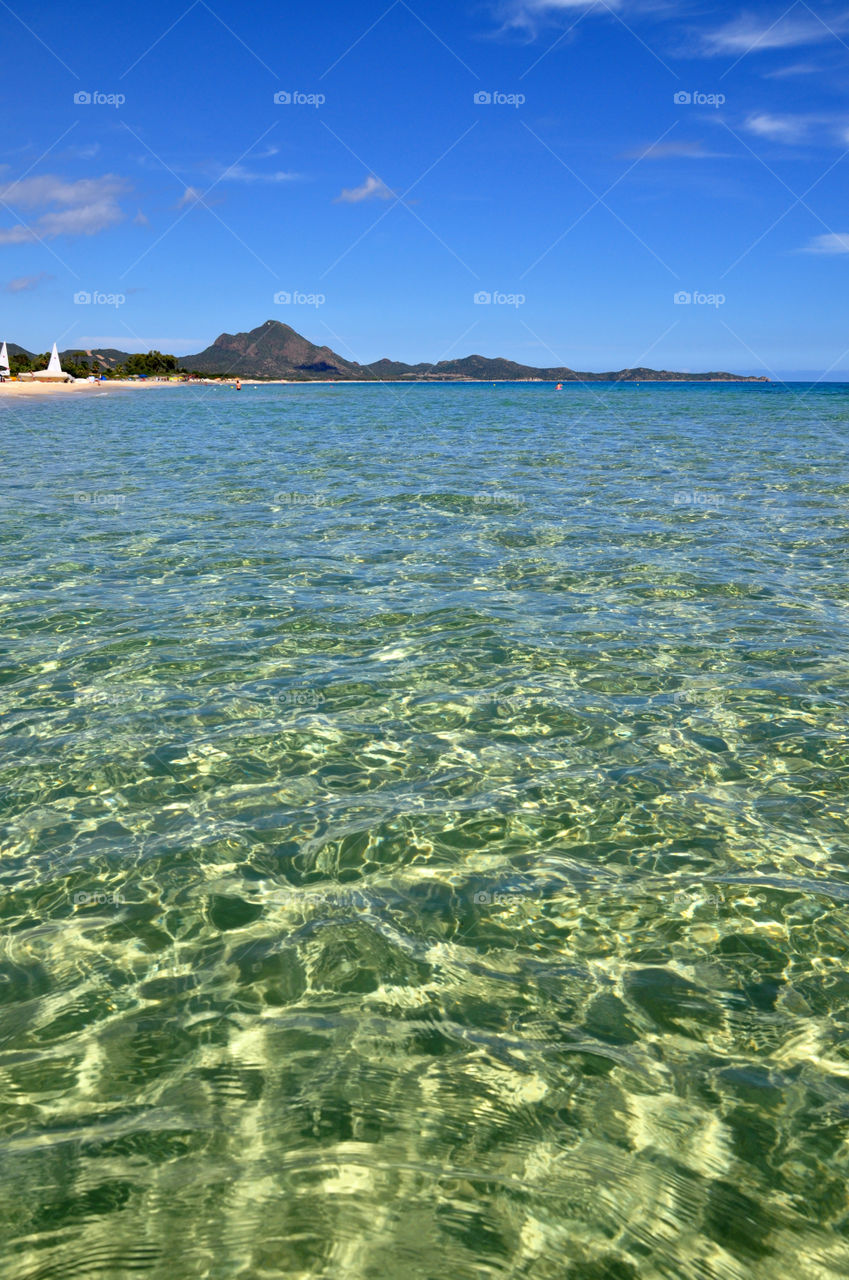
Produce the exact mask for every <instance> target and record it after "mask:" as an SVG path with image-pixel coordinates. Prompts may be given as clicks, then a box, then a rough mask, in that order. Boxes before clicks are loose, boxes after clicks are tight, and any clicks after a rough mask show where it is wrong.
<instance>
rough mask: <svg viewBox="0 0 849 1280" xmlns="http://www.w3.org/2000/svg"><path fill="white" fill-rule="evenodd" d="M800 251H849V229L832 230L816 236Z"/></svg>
mask: <svg viewBox="0 0 849 1280" xmlns="http://www.w3.org/2000/svg"><path fill="white" fill-rule="evenodd" d="M799 253H829V254H834V253H849V231H843V232H837V231H832V232H829V233H826V234H825V235H821V236H814V238H813V240H811V241H809V243H808V244H806V245H805V247H804V248H803V249H800V250H799Z"/></svg>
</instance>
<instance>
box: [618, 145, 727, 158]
mask: <svg viewBox="0 0 849 1280" xmlns="http://www.w3.org/2000/svg"><path fill="white" fill-rule="evenodd" d="M624 158H625V159H628V160H633V159H639V160H717V159H724V158H725V156H724V153H723V152H720V151H705V149H704V147H703V145H702V144H701V142H655V143H652V145H651V146H648V147H638V148H637V149H636V150H634V151H628V152H626V153H625V157H624Z"/></svg>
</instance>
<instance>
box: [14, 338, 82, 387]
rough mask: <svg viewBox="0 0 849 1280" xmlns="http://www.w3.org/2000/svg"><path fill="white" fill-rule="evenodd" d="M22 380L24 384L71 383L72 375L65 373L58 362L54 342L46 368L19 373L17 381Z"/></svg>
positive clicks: (57, 353)
mask: <svg viewBox="0 0 849 1280" xmlns="http://www.w3.org/2000/svg"><path fill="white" fill-rule="evenodd" d="M22 380H23V381H25V382H73V381H74V375H73V374H71V373H65V371H64V369H63V368H62V365H61V364H60V362H59V352H58V350H57V347H56V343H55V342H54V343H53V350H52V351H51V353H50V359H49V361H48V362H47V368H46V369H36V371H35V373H19V374H18V381H19V382H20V381H22Z"/></svg>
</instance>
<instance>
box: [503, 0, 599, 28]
mask: <svg viewBox="0 0 849 1280" xmlns="http://www.w3.org/2000/svg"><path fill="white" fill-rule="evenodd" d="M621 7H622V0H504V2H503V3H502V4H500V5H498V6H497V8H496V12H497V15H498V17H499V19H500V20H501V24H502V30H510V29H511V28H518V29H521V30H524V31H527V32H529V33H533V32H535V31H536V29H537V28H538V27H539V26H541V25H542V24H543V23H544V22H546V21H553V20H556V19H557V18H558V16H560V15H563V16H565V17H574V16H575V15H577V14H580V13H582V12H583V13H589V12H590V11H594V12H596V13H599V14H603V13H605V12H606V13H609V12H610V11H611V9H619V8H621Z"/></svg>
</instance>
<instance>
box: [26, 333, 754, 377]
mask: <svg viewBox="0 0 849 1280" xmlns="http://www.w3.org/2000/svg"><path fill="white" fill-rule="evenodd" d="M9 352H10V356H11V363H12V370H13V372H14V371H15V366H16V365H17V367H19V368H24V367H26V365H27V364H28V363H30V362H31V361H33V360H39V359H41V357H36V356H31V354H30V353H29V352H28V351H26V350H25V349H24V348H23V347H18V346H16V345H15V344H14V343H9ZM149 354H150V357H156V359H153V360H152V359H149V357H147V356H131V355H130V354H129V353H128V352H126V351H118V350H114V349H112V348H99V349H98V348H94V349H81V348H78V347H77V348H69V349H68V350H66V351H63V352H61V353H60V356H61V360H62V367H63V368H65V369H67V368H69V367H71V368H72V369H73V371H74V372H75V373H77V372H84V371H85V372H88V373H95V374H97V373H101V374H105V375H106V376H107V377H110V376H113V377H114V376H115V375H116V373H120V374H124V375H126V374H128V373H131V372H133V373H136V374H144V373H145V372H146V373H148V374H153V375H156V374H159V373H162V374H168V373H174V372H176V371H178V370H179V371H183V372H185V373H194V374H197V375H199V376H201V377H214V378H250V379H254V378H259V379H263V380H266V379H267V380H268V381H275V380H276V381H288V382H337V381H338V382H769V378H765V377H751V376H744V375H742V374H734V373H723V372H713V373H680V372H679V373H676V372H673V371H670V370H668V369H646V368H642V367H640V368H633V369H618V370H616V371H612V372H608V373H587V372H578V371H577V370H575V369H570V368H567V367H566V366H558V367H556V368H535V367H534V366H532V365H525V364H517V363H516V362H515V361H514V360H505V359H503V358H502V357H498V356H496V357H493V358H490V357H487V356H481V355H471V356H463V357H462V358H460V359H457V360H439V361H438V362H437V363H435V364H428V363H424V362H423V363H421V364H405V363H403V362H402V361H400V360H389V359H386V358H384V359H382V360H375V361H374V362H373V363H372V364H358V363H357V362H356V361H353V360H346V359H345V357H344V356H340V355H338V354H337V352H335V351H333V350H331V348H330V347H327V346H318V345H316V344H315V343H313V342H310V341H309V339H308V338H305V337H303V336H302V335H301V334H300V333H297V332H296V331H295V330H294V329H292V328H291V327H290V326H289V325H288V324H282V323H281V322H280V321H279V320H266V321H265V323H264V324H261V325H259V326H258V328H256V329H251V330H250V332H248V333H222V334H220V335H219V336H218V337H217V338H216V339H215V341H214V342H213V343H212V345H211V346H209V347H207V348H206V349H205V350H204V351H200V352H198V354H197V355H190V356H178V357H174V356H163V355H161V353H160V352H151V353H149ZM148 364H149V365H150V368H147V365H148ZM160 366H161V367H160Z"/></svg>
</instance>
